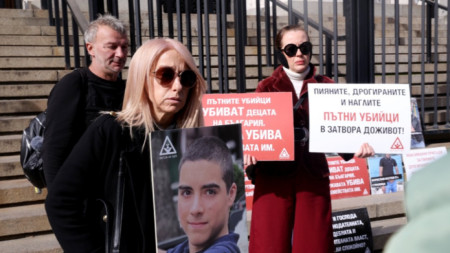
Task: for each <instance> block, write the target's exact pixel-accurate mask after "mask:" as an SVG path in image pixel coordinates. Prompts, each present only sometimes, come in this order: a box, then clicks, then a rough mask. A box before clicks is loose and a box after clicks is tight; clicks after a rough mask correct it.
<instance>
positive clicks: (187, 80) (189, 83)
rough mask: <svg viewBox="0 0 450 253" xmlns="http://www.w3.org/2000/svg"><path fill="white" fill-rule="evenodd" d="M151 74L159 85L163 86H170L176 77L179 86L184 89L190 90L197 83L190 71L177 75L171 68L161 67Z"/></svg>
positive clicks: (194, 75)
mask: <svg viewBox="0 0 450 253" xmlns="http://www.w3.org/2000/svg"><path fill="white" fill-rule="evenodd" d="M153 74H155V77H156V78H157V79H159V81H160V84H161V85H163V86H167V85H170V84H172V82H173V80H175V78H176V77H177V76H178V77H179V78H180V83H181V85H183V87H186V88H192V87H193V86H194V85H195V83H196V82H197V75H196V74H195V72H194V71H192V70H190V69H187V70H184V71H181V72H178V73H177V72H176V71H175V70H174V69H173V68H171V67H162V68H159V69H158V70H156V71H154V72H153Z"/></svg>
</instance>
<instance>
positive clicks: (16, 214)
mask: <svg viewBox="0 0 450 253" xmlns="http://www.w3.org/2000/svg"><path fill="white" fill-rule="evenodd" d="M0 221H1V224H2V225H1V226H0V237H2V236H12V235H21V234H29V233H42V232H50V231H51V228H50V224H49V222H48V218H47V215H46V213H45V207H44V204H43V203H42V204H33V205H24V206H14V207H6V208H0Z"/></svg>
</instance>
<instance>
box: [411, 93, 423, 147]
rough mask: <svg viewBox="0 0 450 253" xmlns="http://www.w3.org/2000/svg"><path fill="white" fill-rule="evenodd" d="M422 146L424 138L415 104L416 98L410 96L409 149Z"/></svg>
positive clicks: (417, 108)
mask: <svg viewBox="0 0 450 253" xmlns="http://www.w3.org/2000/svg"><path fill="white" fill-rule="evenodd" d="M424 147H425V139H424V138H423V132H422V123H421V121H420V114H419V107H418V106H417V100H416V99H415V98H411V149H415V148H424Z"/></svg>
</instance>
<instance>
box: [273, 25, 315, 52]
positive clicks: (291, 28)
mask: <svg viewBox="0 0 450 253" xmlns="http://www.w3.org/2000/svg"><path fill="white" fill-rule="evenodd" d="M289 31H304V32H305V34H306V36H307V37H308V41H309V35H308V33H307V32H306V30H305V29H304V28H303V26H302V25H299V24H295V25H287V26H284V27H283V28H281V29H280V30H279V31H278V33H277V36H276V37H275V48H277V49H279V50H281V40H282V39H283V36H284V34H285V33H286V32H289Z"/></svg>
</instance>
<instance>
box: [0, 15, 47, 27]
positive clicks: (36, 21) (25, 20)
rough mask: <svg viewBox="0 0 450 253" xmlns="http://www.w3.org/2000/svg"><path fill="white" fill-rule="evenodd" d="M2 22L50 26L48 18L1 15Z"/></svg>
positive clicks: (17, 24) (5, 23)
mask: <svg viewBox="0 0 450 253" xmlns="http://www.w3.org/2000/svg"><path fill="white" fill-rule="evenodd" d="M0 23H1V24H3V25H16V26H36V25H38V26H48V18H38V17H3V16H0Z"/></svg>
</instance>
